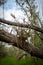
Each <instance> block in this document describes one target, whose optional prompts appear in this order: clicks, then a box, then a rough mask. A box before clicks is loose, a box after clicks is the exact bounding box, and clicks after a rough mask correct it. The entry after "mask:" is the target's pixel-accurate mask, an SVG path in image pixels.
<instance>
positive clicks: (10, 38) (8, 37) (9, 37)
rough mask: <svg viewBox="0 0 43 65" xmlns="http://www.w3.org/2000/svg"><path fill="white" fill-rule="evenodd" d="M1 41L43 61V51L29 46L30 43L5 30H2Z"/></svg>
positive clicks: (0, 31) (0, 32) (0, 33)
mask: <svg viewBox="0 0 43 65" xmlns="http://www.w3.org/2000/svg"><path fill="white" fill-rule="evenodd" d="M0 41H4V42H6V43H8V44H11V45H13V46H16V47H18V48H20V49H22V50H24V51H26V52H28V53H30V54H31V56H35V57H38V58H41V59H43V50H40V49H39V48H37V47H35V46H33V45H32V44H29V43H28V42H26V41H23V40H21V39H20V37H16V36H14V35H13V34H10V33H8V32H6V31H4V30H0Z"/></svg>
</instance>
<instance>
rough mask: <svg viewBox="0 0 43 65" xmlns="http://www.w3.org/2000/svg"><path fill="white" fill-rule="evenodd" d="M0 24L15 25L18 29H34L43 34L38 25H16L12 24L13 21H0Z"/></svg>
mask: <svg viewBox="0 0 43 65" xmlns="http://www.w3.org/2000/svg"><path fill="white" fill-rule="evenodd" d="M0 22H1V23H5V24H8V25H13V26H18V27H24V28H30V29H33V30H36V31H38V32H41V33H43V29H42V28H40V27H38V26H36V25H32V24H22V23H15V22H12V21H8V20H4V19H0Z"/></svg>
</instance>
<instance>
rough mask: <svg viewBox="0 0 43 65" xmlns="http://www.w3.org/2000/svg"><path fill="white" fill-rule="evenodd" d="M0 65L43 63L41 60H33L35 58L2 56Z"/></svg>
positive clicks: (35, 64) (34, 64)
mask: <svg viewBox="0 0 43 65" xmlns="http://www.w3.org/2000/svg"><path fill="white" fill-rule="evenodd" d="M36 61H37V62H36ZM0 65H43V60H41V59H39V60H35V58H34V59H33V58H24V59H21V60H17V59H16V57H4V58H2V59H0Z"/></svg>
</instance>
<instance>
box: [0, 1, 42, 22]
mask: <svg viewBox="0 0 43 65" xmlns="http://www.w3.org/2000/svg"><path fill="white" fill-rule="evenodd" d="M36 1H37V2H38V5H39V13H40V17H41V18H42V4H43V0H36ZM11 13H13V14H14V15H15V16H16V18H17V20H19V21H21V22H23V21H22V19H23V18H26V17H25V15H24V14H23V12H22V11H21V10H20V6H19V5H16V2H15V0H7V3H5V5H4V18H5V19H7V20H13V21H14V19H13V18H12V17H11V15H10V14H11ZM0 17H1V18H3V6H0Z"/></svg>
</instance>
